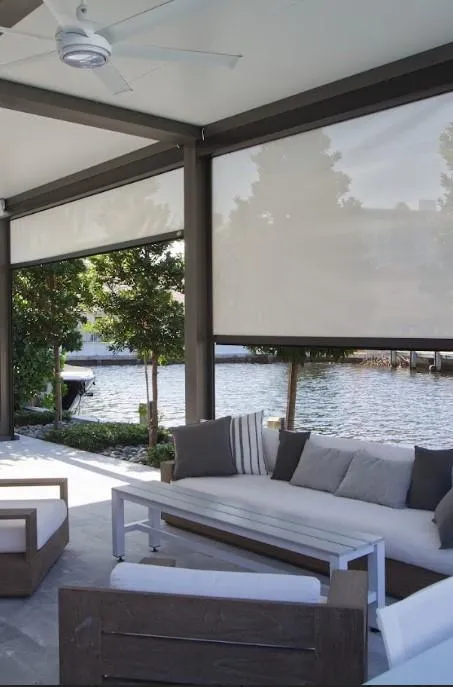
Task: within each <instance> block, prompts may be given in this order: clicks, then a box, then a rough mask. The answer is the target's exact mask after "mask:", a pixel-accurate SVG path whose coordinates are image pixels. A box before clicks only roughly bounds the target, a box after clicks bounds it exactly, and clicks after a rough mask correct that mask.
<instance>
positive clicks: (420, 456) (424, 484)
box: [407, 446, 453, 510]
mask: <svg viewBox="0 0 453 687" xmlns="http://www.w3.org/2000/svg"><path fill="white" fill-rule="evenodd" d="M452 467H453V449H429V448H422V447H421V446H416V447H415V460H414V465H413V468H412V479H411V484H410V489H409V493H408V495H407V506H408V507H409V508H418V509H420V510H435V508H436V506H437V504H438V503H439V501H440V500H441V499H442V498H443V497H444V496H445V494H446V493H447V492H448V491H449V490H450V489H451V486H452V481H451V471H452Z"/></svg>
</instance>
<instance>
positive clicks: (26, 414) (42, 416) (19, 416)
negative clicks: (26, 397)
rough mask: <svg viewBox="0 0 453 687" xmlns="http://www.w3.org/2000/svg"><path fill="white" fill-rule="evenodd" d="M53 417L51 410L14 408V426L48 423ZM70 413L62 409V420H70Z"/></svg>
mask: <svg viewBox="0 0 453 687" xmlns="http://www.w3.org/2000/svg"><path fill="white" fill-rule="evenodd" d="M54 419H55V413H54V412H53V410H43V411H37V410H24V409H22V410H16V412H15V413H14V426H15V427H25V426H26V425H49V424H51V423H52V422H53V421H54ZM70 419H71V413H70V412H69V411H68V410H64V411H63V420H70Z"/></svg>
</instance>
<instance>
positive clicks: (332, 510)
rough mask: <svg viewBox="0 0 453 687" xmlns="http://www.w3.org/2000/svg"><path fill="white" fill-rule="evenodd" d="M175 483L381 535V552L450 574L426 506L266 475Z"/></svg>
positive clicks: (336, 442)
mask: <svg viewBox="0 0 453 687" xmlns="http://www.w3.org/2000/svg"><path fill="white" fill-rule="evenodd" d="M312 437H313V438H314V439H315V440H316V442H317V443H322V444H323V445H325V446H329V447H333V448H341V449H351V450H357V449H358V448H364V447H365V448H368V449H369V450H370V452H371V453H373V454H374V455H376V456H379V457H383V458H386V459H389V460H404V461H413V460H414V449H413V447H406V446H399V445H395V444H379V443H375V442H364V441H358V440H353V439H341V438H338V437H328V436H321V435H315V434H312ZM277 448H278V431H277V430H269V429H267V428H266V429H265V430H264V450H265V453H266V464H267V467H268V470H269V471H272V469H273V467H274V465H275V458H276V453H277ZM177 484H178V485H179V486H181V487H186V488H190V489H195V490H197V491H203V492H206V493H209V494H211V495H212V494H215V495H217V496H218V497H219V499H223V500H225V501H228V500H229V499H231V498H234V499H239V500H241V501H242V502H244V504H250V505H252V506H254V507H257V508H259V510H260V511H263V512H264V511H266V512H273V513H275V512H276V511H277V512H279V513H283V514H285V515H286V517H290V516H291V515H296V516H302V517H303V518H304V519H306V520H307V521H309V522H313V523H314V524H317V525H326V527H329V526H332V525H334V524H335V525H340V526H344V527H346V528H348V527H350V528H351V529H356V530H361V531H365V532H371V533H375V534H379V535H381V536H383V537H384V539H385V547H386V557H387V558H392V559H394V560H397V561H402V562H403V563H408V564H410V565H415V566H419V567H422V568H426V569H427V570H432V571H434V572H436V573H441V574H445V575H453V549H440V548H439V546H440V542H439V536H438V532H437V528H436V525H435V524H434V523H433V513H432V512H431V511H422V510H415V509H411V508H401V509H400V508H388V507H387V506H381V505H378V504H376V503H368V502H365V501H359V500H355V499H349V498H343V497H340V496H335V495H333V494H330V493H328V492H321V491H315V490H314V489H307V488H304V487H298V486H293V485H291V484H289V483H288V482H282V481H277V480H271V479H270V475H269V476H253V475H235V476H233V477H198V478H187V479H183V480H179V481H178V482H177Z"/></svg>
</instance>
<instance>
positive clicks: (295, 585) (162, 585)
mask: <svg viewBox="0 0 453 687" xmlns="http://www.w3.org/2000/svg"><path fill="white" fill-rule="evenodd" d="M110 586H111V587H114V588H115V589H127V590H129V591H136V592H155V593H156V594H187V595H189V596H210V597H221V598H230V599H255V600H265V601H292V602H295V601H296V602H305V603H319V601H320V599H321V583H320V581H319V580H318V579H317V578H316V577H308V576H306V575H284V574H278V573H276V574H274V573H253V572H232V571H219V570H193V569H188V568H167V567H165V568H161V567H160V566H154V565H142V564H141V563H119V564H118V565H117V566H115V568H114V569H113V570H112V573H111V575H110Z"/></svg>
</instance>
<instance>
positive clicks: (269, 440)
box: [263, 427, 279, 474]
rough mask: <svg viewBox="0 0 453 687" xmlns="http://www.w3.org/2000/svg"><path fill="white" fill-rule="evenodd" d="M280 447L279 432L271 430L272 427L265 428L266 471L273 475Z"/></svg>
mask: <svg viewBox="0 0 453 687" xmlns="http://www.w3.org/2000/svg"><path fill="white" fill-rule="evenodd" d="M278 446H279V430H278V429H271V428H270V427H263V452H264V462H265V465H266V470H267V472H268V473H269V474H272V473H273V472H274V470H275V463H276V462H277V453H278Z"/></svg>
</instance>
